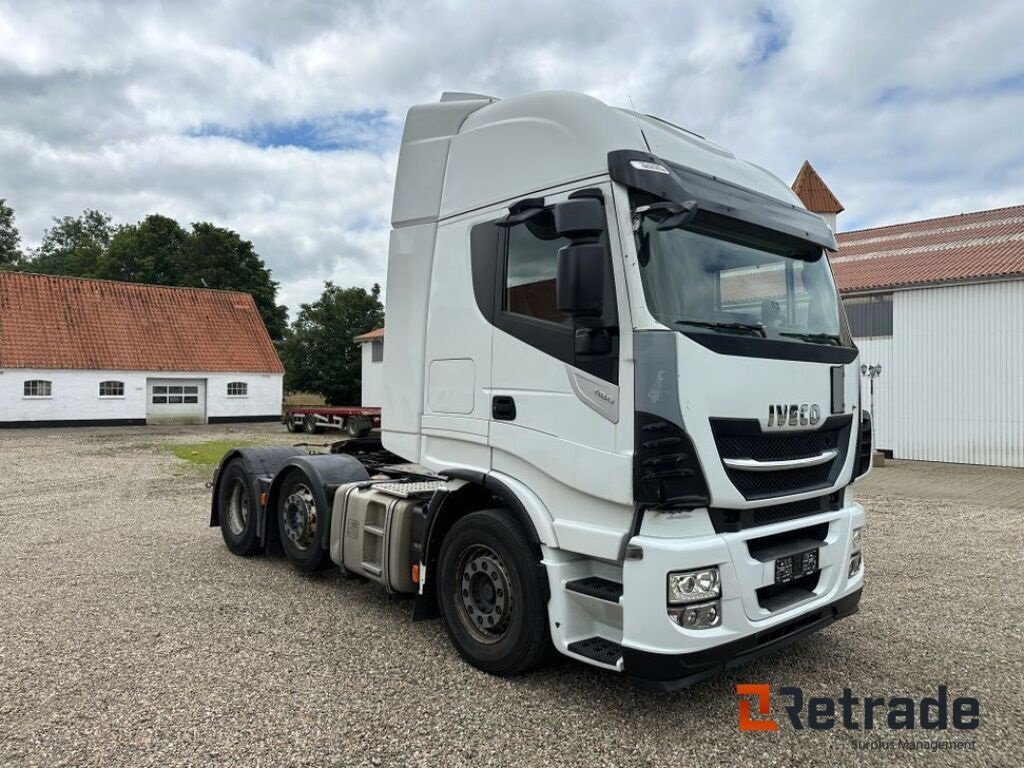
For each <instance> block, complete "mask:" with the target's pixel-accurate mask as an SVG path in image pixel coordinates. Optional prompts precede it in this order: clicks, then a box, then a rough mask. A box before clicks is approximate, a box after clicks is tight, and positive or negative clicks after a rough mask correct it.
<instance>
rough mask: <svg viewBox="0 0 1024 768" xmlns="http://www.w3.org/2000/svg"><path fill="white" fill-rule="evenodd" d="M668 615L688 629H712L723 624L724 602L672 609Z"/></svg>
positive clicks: (716, 601)
mask: <svg viewBox="0 0 1024 768" xmlns="http://www.w3.org/2000/svg"><path fill="white" fill-rule="evenodd" d="M668 615H669V616H671V617H672V620H673V621H675V623H676V624H678V625H679V626H681V627H685V628H686V629H711V628H712V627H717V626H718V625H719V624H721V623H722V601H721V600H715V601H713V602H710V603H701V604H700V605H687V606H686V607H684V608H671V609H669V612H668Z"/></svg>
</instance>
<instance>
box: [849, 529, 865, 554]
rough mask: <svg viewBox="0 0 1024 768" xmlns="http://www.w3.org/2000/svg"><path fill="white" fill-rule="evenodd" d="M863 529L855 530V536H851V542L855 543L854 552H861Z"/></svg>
mask: <svg viewBox="0 0 1024 768" xmlns="http://www.w3.org/2000/svg"><path fill="white" fill-rule="evenodd" d="M863 530H864V529H863V528H854V529H853V534H852V535H851V536H850V541H851V542H852V543H853V551H854V552H860V535H861V531H863Z"/></svg>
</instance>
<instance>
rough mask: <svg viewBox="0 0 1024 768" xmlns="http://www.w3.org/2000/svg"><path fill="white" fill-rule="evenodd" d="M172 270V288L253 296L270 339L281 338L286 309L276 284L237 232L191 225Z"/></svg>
mask: <svg viewBox="0 0 1024 768" xmlns="http://www.w3.org/2000/svg"><path fill="white" fill-rule="evenodd" d="M174 269H175V285H189V286H193V287H197V288H198V287H205V288H222V289H226V290H234V291H245V292H246V293H249V294H252V298H253V300H254V301H255V302H256V308H257V309H258V310H259V312H260V316H261V317H262V318H263V323H264V325H266V326H267V332H268V333H270V338H272V339H274V340H275V341H278V340H280V339H282V338H283V337H284V333H285V329H286V328H287V323H288V308H287V307H285V306H282V305H279V304H278V303H277V288H278V283H277V282H276V281H274V280H273V279H271V273H270V270H269V269H267V266H266V264H264V263H263V259H261V258H260V256H259V254H258V253H256V249H255V248H254V247H253V244H252V243H251V242H250V241H248V240H243V239H242V238H241V237H239V235H238V233H237V232H232V231H231V230H230V229H225V228H224V227H218V226H215V225H213V224H209V223H207V222H199V223H198V224H193V225H192V231H191V232H190V233H189V236H188V237H187V238H186V239H185V241H184V243H183V244H182V247H181V250H180V256H179V259H178V261H177V263H176V264H175V265H174Z"/></svg>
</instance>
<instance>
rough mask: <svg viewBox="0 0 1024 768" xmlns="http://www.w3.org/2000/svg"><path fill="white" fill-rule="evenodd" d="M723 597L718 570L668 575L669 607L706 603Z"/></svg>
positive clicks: (710, 569)
mask: <svg viewBox="0 0 1024 768" xmlns="http://www.w3.org/2000/svg"><path fill="white" fill-rule="evenodd" d="M721 595H722V588H721V583H720V579H719V577H718V569H717V568H701V569H700V570H699V571H677V572H675V573H670V574H669V575H668V602H669V605H679V604H680V603H704V602H707V601H708V600H711V599H713V598H716V597H721Z"/></svg>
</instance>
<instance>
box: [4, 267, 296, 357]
mask: <svg viewBox="0 0 1024 768" xmlns="http://www.w3.org/2000/svg"><path fill="white" fill-rule="evenodd" d="M0 368H53V369H61V368H72V369H80V370H120V371H190V372H197V373H198V372H205V371H210V372H215V371H223V372H254V373H281V372H283V370H284V367H283V366H282V365H281V360H280V358H278V356H277V351H276V350H275V349H274V344H273V342H272V341H271V340H270V336H269V335H268V334H267V329H266V327H265V326H264V325H263V321H262V319H261V318H260V315H259V312H258V311H257V309H256V304H255V302H254V301H253V299H252V296H250V295H249V294H247V293H241V292H237V291H215V290H208V289H205V288H178V287H171V286H159V285H142V284H139V283H120V282H114V281H110V280H91V279H84V278H75V277H59V276H55V275H39V274H33V273H26V272H0Z"/></svg>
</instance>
